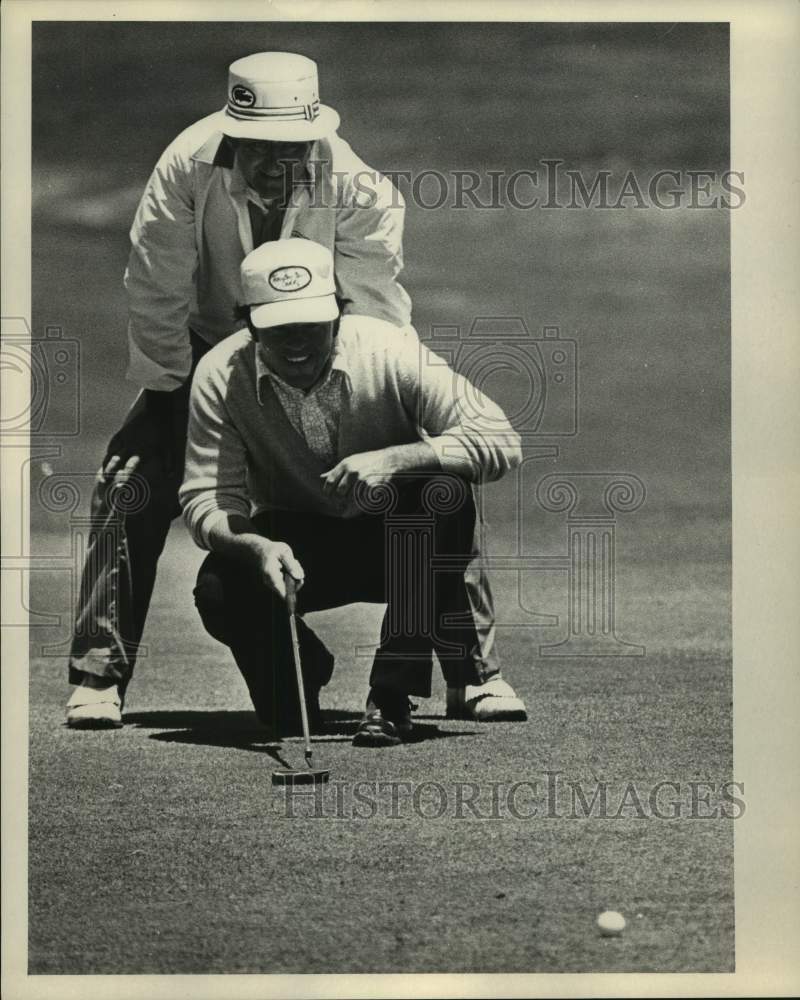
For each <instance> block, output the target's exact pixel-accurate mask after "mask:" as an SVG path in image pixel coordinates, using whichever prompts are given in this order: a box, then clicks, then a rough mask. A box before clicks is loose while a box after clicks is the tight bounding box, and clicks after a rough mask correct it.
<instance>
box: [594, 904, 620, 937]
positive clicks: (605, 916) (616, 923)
mask: <svg viewBox="0 0 800 1000" xmlns="http://www.w3.org/2000/svg"><path fill="white" fill-rule="evenodd" d="M597 926H598V927H599V928H600V933H601V934H602V935H603V937H619V935H620V934H621V933H622V932H623V931H624V930H625V917H623V916H622V914H621V913H617V911H616V910H605V911H604V912H603V913H601V914H600V916H599V917H598V918H597Z"/></svg>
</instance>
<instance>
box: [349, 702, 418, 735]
mask: <svg viewBox="0 0 800 1000" xmlns="http://www.w3.org/2000/svg"><path fill="white" fill-rule="evenodd" d="M413 728H414V726H413V723H412V722H411V702H410V701H409V700H408V698H407V697H406V695H404V694H399V693H398V692H396V691H390V690H386V689H381V688H372V689H371V690H370V693H369V697H368V698H367V708H366V711H365V712H364V718H363V719H362V720H361V722H359V724H358V729H357V730H356V732H355V735H354V736H353V746H356V747H393V746H397V744H398V743H401V742H402V741H403V740H404V739H405V738H407V737H408V736H409V734H410V733H411V731H412V729H413Z"/></svg>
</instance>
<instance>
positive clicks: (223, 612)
mask: <svg viewBox="0 0 800 1000" xmlns="http://www.w3.org/2000/svg"><path fill="white" fill-rule="evenodd" d="M194 596H195V604H196V605H197V610H198V611H199V613H200V617H201V619H202V622H203V626H204V627H205V629H206V631H207V632H208V633H209V634H210V635H211V636H213V637H214V638H215V639H216V640H217V641H218V642H221V643H223V644H224V645H226V646H228V647H229V648H230V650H231V652H232V653H233V657H234V659H235V661H236V665H237V666H238V668H239V671H240V673H241V674H242V677H243V678H244V680H245V683H246V684H247V689H248V691H249V692H250V698H251V700H252V702H253V707H254V708H255V710H256V714H257V715H258V717H259V719H260V720H261V721H262V722H264V723H265V724H267V725H269V726H272V727H273V728H274V729H276V730H277V731H279V732H284V733H288V732H294V731H296V730H297V729H298V727H299V721H300V700H299V695H298V691H297V679H296V673H295V669H294V662H293V658H292V647H291V634H290V631H289V616H288V612H287V609H286V604H285V602H284V601H283V600H282V599H281V598H280V597H278V596H277V595H276V594H275V593H274V592H273V591H272V590H271V589H270V588H269V587H267V586H266V584H264V583H263V582H262V581H261V580H260V579H259V578H258V575H257V574H256V572H255V571H254V570H251V569H249V568H248V567H245V566H242V565H241V564H239V563H237V562H235V561H233V560H230V559H226V558H225V557H223V556H220V555H217V554H214V553H212V554H211V555H209V556H208V557H207V558H206V560H205V562H204V563H203V565H202V566H201V567H200V572H199V574H198V577H197V585H196V587H195V590H194ZM297 633H298V641H299V646H300V660H301V667H302V671H303V681H304V686H305V689H306V701H307V708H308V709H309V720H310V722H311V726H312V729H314V728H317V725H318V719H316V718H315V716H316V704H317V701H316V692H318V691H319V689H320V688H322V687H324V685H325V684H327V683H328V681H329V680H330V678H331V674H332V673H333V657H332V656H331V654H330V652H329V651H328V650H327V649H326V647H325V646H324V644H323V643H322V642H321V641H320V639H319V638H318V637H317V635H316V634H315V633H314V632H313V631H312V629H310V628H309V627H308V625H306V623H305V622H304V621H303V619H302V618H301V617H300V616H298V617H297ZM315 722H316V723H317V725H315Z"/></svg>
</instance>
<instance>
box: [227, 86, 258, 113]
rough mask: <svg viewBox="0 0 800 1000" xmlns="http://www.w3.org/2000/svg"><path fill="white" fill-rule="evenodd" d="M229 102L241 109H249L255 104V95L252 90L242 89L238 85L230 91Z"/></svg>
mask: <svg viewBox="0 0 800 1000" xmlns="http://www.w3.org/2000/svg"><path fill="white" fill-rule="evenodd" d="M231 100H232V101H233V103H234V104H238V105H239V107H242V108H251V107H252V106H253V105H254V104H255V103H256V95H255V94H254V93H253V91H252V90H248V89H247V87H243V86H242V85H241V84H240V83H237V84H236V86H235V87H234V88H233V89H232V90H231Z"/></svg>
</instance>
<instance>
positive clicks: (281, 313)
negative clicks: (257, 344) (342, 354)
mask: <svg viewBox="0 0 800 1000" xmlns="http://www.w3.org/2000/svg"><path fill="white" fill-rule="evenodd" d="M241 275H242V291H243V293H244V302H245V305H248V306H250V322H251V323H252V324H253V326H255V327H258V328H259V329H262V330H263V329H268V328H269V327H271V326H282V325H283V324H284V323H327V322H330V320H334V319H336V317H337V316H338V315H339V307H338V305H337V304H336V283H335V281H334V278H333V254H332V253H331V252H330V250H329V249H328V248H327V247H324V246H322V244H320V243H315V242H314V241H313V240H305V239H299V238H297V237H293V238H292V239H288V240H274V241H272V242H270V243H262V244H261V246H260V247H256V249H255V250H253V251H251V252H250V253H249V254H248V255H247V256H246V257H245V259H244V260H243V261H242V267H241Z"/></svg>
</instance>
